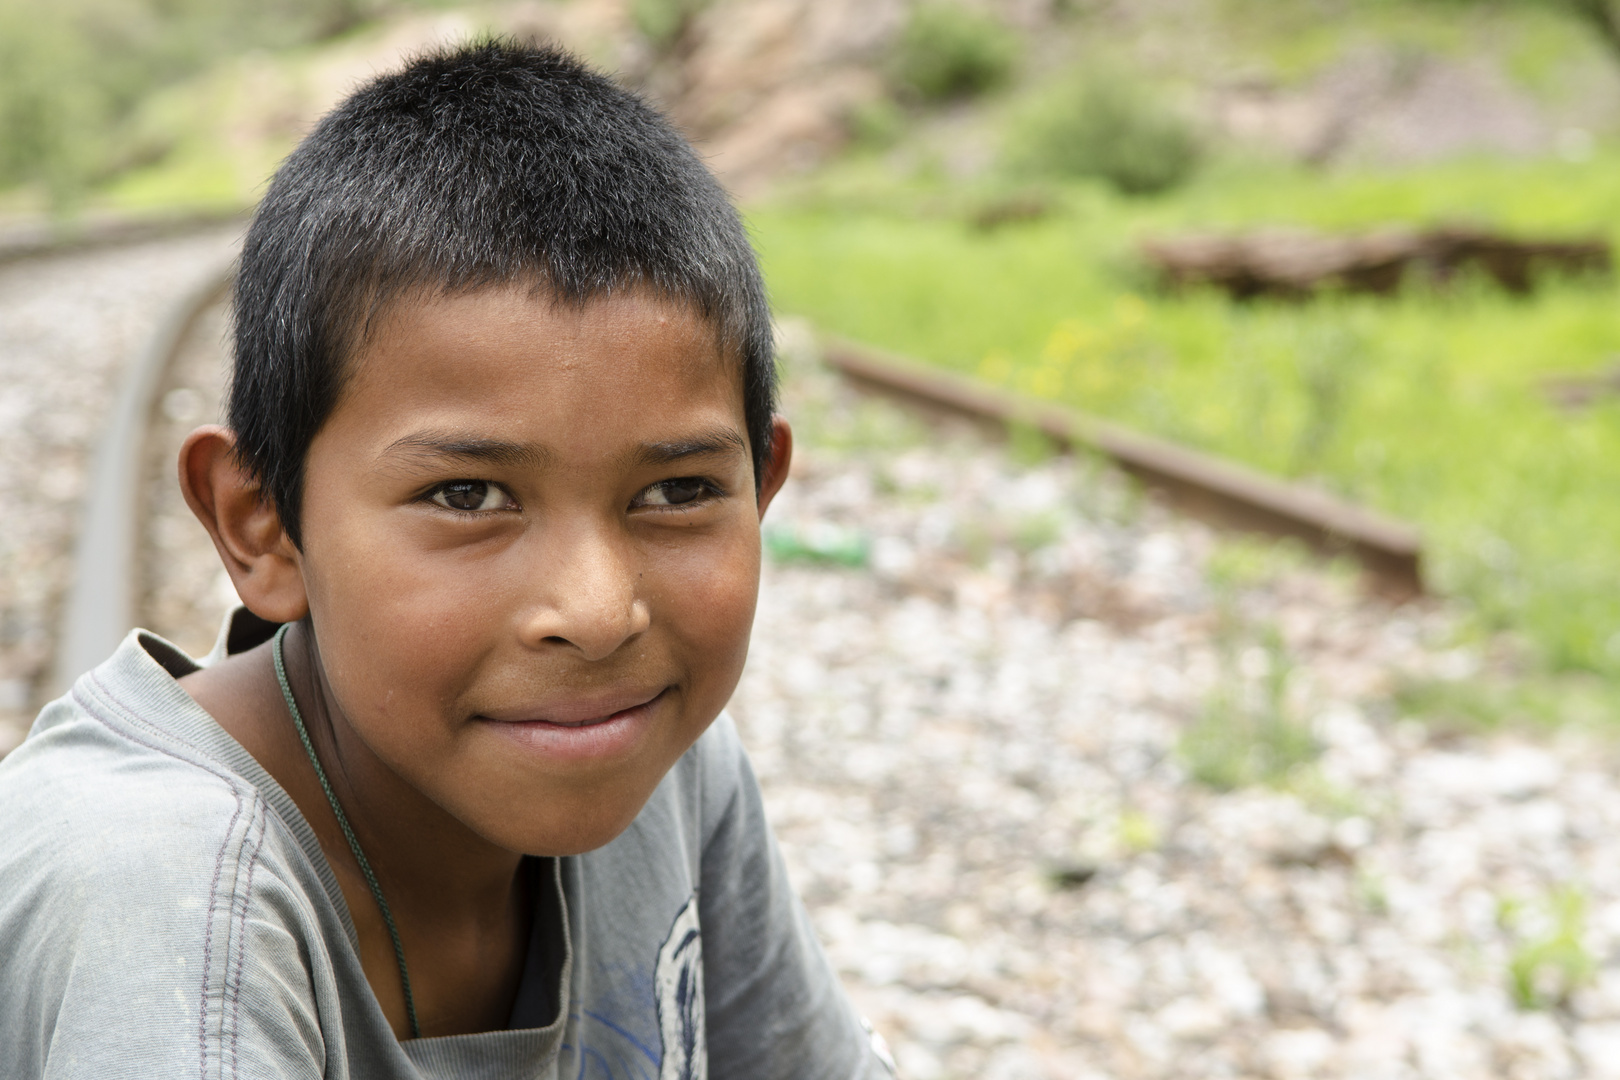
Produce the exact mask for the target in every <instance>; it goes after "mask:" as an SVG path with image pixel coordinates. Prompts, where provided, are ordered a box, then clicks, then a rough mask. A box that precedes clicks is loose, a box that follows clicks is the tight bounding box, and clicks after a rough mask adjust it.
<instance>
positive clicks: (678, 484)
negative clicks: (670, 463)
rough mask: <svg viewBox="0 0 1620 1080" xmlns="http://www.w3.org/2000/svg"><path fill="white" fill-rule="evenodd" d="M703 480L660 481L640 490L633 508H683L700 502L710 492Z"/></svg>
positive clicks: (691, 478)
mask: <svg viewBox="0 0 1620 1080" xmlns="http://www.w3.org/2000/svg"><path fill="white" fill-rule="evenodd" d="M712 490H713V489H712V488H711V486H710V485H709V483H708V482H707V481H705V480H700V479H698V478H697V477H695V476H682V477H680V478H678V479H675V480H660V481H659V482H658V483H656V484H649V485H648V486H647V487H645V488H642V489H641V494H639V495H637V496H636V497H635V500H634V502H633V503H632V504H631V505H633V506H685V505H687V504H689V503H694V502H697V501H699V500H701V499H702V498H703V497H704V496H705V495H708V494H710V493H711V492H712Z"/></svg>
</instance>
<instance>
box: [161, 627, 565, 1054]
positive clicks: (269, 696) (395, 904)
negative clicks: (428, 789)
mask: <svg viewBox="0 0 1620 1080" xmlns="http://www.w3.org/2000/svg"><path fill="white" fill-rule="evenodd" d="M284 659H285V664H286V672H287V679H288V682H289V684H290V685H291V687H292V692H293V695H294V698H295V699H296V701H297V702H298V705H299V709H300V712H301V713H302V715H303V719H304V723H305V726H306V728H307V729H308V731H309V736H310V741H311V742H312V743H313V745H314V747H315V752H316V754H317V755H318V756H319V758H320V762H321V766H322V768H323V769H324V770H325V772H326V776H327V779H328V781H329V782H330V783H331V785H332V790H333V793H334V794H335V795H336V797H337V799H338V802H339V804H340V805H341V806H342V807H343V811H344V814H345V815H346V816H347V817H348V819H349V823H350V826H351V827H352V828H353V830H354V833H355V836H356V838H357V839H358V841H359V843H360V847H361V850H362V851H363V852H364V853H365V856H366V859H367V861H368V862H370V864H371V866H372V869H373V871H374V872H375V874H376V876H377V880H378V883H379V885H380V887H381V890H382V893H383V898H384V899H385V900H386V901H387V903H388V906H389V908H390V909H391V913H392V915H393V918H394V922H395V925H396V926H397V928H398V930H399V933H400V937H401V940H402V943H403V947H404V951H405V956H406V961H407V964H408V968H409V972H410V979H411V986H412V992H413V995H414V997H415V1002H416V1009H417V1015H418V1018H419V1020H420V1024H421V1028H422V1033H423V1034H424V1035H445V1034H459V1033H465V1032H471V1031H486V1030H493V1029H496V1028H502V1027H505V1026H506V1021H507V1018H508V1017H509V1015H510V1010H511V1007H512V1002H513V1000H514V999H515V997H516V994H517V987H518V983H519V982H520V981H521V978H522V971H523V959H524V957H525V956H526V953H527V949H526V947H525V946H526V944H527V941H528V936H529V932H530V922H531V920H532V912H533V910H534V903H533V897H531V896H530V895H529V888H528V886H527V882H526V880H525V879H526V875H524V874H523V873H522V872H521V865H522V859H523V856H522V855H521V854H520V853H517V852H512V851H507V850H505V849H503V848H499V847H496V846H495V845H493V844H491V843H489V842H488V841H487V840H485V839H484V838H483V837H481V836H479V835H477V834H476V833H473V832H472V831H471V830H470V829H468V828H467V827H466V826H465V825H464V824H462V823H461V822H460V821H458V820H457V819H455V818H454V817H452V816H451V815H450V814H448V813H446V812H445V811H444V810H443V809H442V808H441V807H439V806H438V805H437V804H436V803H434V802H433V801H432V800H430V799H428V798H427V797H426V796H424V795H423V794H422V793H421V792H419V791H417V790H416V789H415V788H414V787H412V786H411V785H410V784H408V783H407V782H406V781H405V780H404V779H402V778H401V777H400V776H399V775H398V774H397V773H395V772H394V771H393V770H392V769H391V768H389V766H388V765H387V763H385V762H383V761H382V760H380V759H379V758H378V757H377V756H376V755H375V754H374V753H373V752H372V751H371V749H370V748H369V747H368V746H367V745H366V744H365V742H364V741H363V740H362V739H361V738H360V737H359V736H358V735H357V734H356V733H355V732H354V730H353V729H352V728H351V727H350V726H349V724H348V723H347V722H346V721H345V719H344V717H343V715H342V712H341V710H340V709H339V708H338V707H337V704H336V702H335V700H334V698H333V696H332V693H331V689H330V686H329V684H328V683H327V681H326V678H325V674H324V671H323V669H322V667H321V664H320V658H319V650H318V647H317V645H316V643H315V641H314V638H313V635H312V634H310V633H309V629H308V626H307V624H304V623H299V624H297V625H295V626H294V627H292V629H291V630H290V631H289V632H288V634H287V636H286V640H285V647H284ZM180 685H181V686H182V687H183V688H184V689H185V690H186V692H187V693H189V694H190V695H191V697H192V698H193V699H194V700H196V701H197V703H198V704H199V705H201V706H202V707H203V709H204V710H206V711H207V712H208V713H209V715H210V716H212V717H213V718H214V719H215V721H216V722H217V723H218V724H219V725H220V726H221V727H222V728H224V729H225V731H226V732H227V733H228V734H230V735H231V736H232V737H233V738H235V739H236V740H237V741H238V742H239V743H241V744H242V746H243V747H244V748H245V749H246V750H247V751H248V753H250V754H251V755H253V757H254V759H255V760H256V761H258V762H259V764H260V765H261V766H263V767H264V769H265V771H266V772H268V773H269V774H270V775H271V777H273V778H274V779H275V780H276V782H277V783H279V784H280V785H281V786H282V788H283V789H285V790H286V792H287V794H288V795H289V796H290V797H291V798H292V800H293V802H294V804H296V805H297V807H298V809H299V811H300V812H302V813H303V815H304V817H305V819H306V820H307V821H309V823H310V826H311V827H312V828H313V829H314V831H315V835H316V838H317V839H318V840H319V842H320V845H321V851H322V853H323V854H324V855H325V856H326V859H327V862H328V863H330V864H331V866H332V868H333V871H334V873H335V874H336V876H337V879H338V884H339V885H340V887H341V888H342V891H343V897H344V900H345V901H346V902H347V904H348V907H349V912H350V914H351V916H352V918H353V920H354V924H355V929H356V932H357V933H358V935H359V938H360V953H361V957H360V959H361V963H362V966H363V967H364V969H365V972H366V978H367V980H368V981H369V982H370V983H371V986H372V989H373V991H374V992H375V993H376V995H377V999H378V1002H379V1003H380V1004H381V1005H382V1007H383V1011H384V1012H385V1013H386V1014H387V1015H388V1018H389V1020H390V1022H391V1023H392V1024H393V1027H394V1030H395V1032H396V1033H397V1034H399V1035H401V1036H402V1037H407V1036H408V1035H409V1024H408V1022H407V1021H406V1019H405V1008H404V995H403V990H402V989H401V984H400V980H399V973H398V965H397V962H396V960H395V956H394V951H393V943H392V939H391V938H390V936H389V934H388V929H387V926H386V923H385V922H384V921H383V918H382V914H381V912H380V910H379V909H378V906H377V903H376V901H375V899H374V898H373V896H372V894H371V890H370V887H369V885H368V884H367V882H366V880H365V877H364V875H363V874H362V872H361V870H360V867H359V864H358V863H357V862H356V861H355V859H354V856H353V854H352V853H351V851H350V849H349V845H348V842H347V840H346V839H345V837H344V835H343V831H342V828H341V826H340V825H339V824H338V821H337V817H336V816H335V815H334V813H333V812H332V808H331V805H330V803H329V802H328V800H327V798H326V794H325V792H324V791H323V790H322V788H321V784H320V780H319V777H318V776H317V774H316V772H315V767H314V765H313V764H311V762H310V760H309V755H308V753H307V752H306V751H305V749H304V746H303V744H302V742H301V741H300V740H299V737H298V734H297V731H296V728H295V727H294V724H293V721H292V717H291V715H290V714H289V712H288V708H287V704H286V700H285V698H284V696H283V694H282V692H281V688H280V684H279V683H278V682H277V680H276V675H275V670H274V662H273V660H272V657H271V651H270V646H269V645H268V644H265V645H261V646H258V647H257V648H254V649H251V650H249V651H247V652H243V653H240V654H237V655H235V656H231V657H228V658H227V659H225V660H222V661H220V662H219V663H218V664H216V665H214V666H212V667H209V668H205V669H203V670H202V671H199V672H196V673H194V674H192V675H188V676H186V677H185V678H183V679H181V680H180Z"/></svg>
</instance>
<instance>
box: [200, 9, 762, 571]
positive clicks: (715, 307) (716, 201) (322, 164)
mask: <svg viewBox="0 0 1620 1080" xmlns="http://www.w3.org/2000/svg"><path fill="white" fill-rule="evenodd" d="M521 281H527V282H531V283H533V284H535V285H536V286H537V287H540V288H543V289H545V290H546V291H548V292H549V293H550V294H551V296H552V297H553V298H554V301H555V302H565V303H574V304H583V303H585V302H586V301H589V300H592V299H595V298H599V297H603V296H607V295H609V294H612V293H615V292H619V291H624V290H629V289H638V288H643V289H650V290H652V291H653V292H654V293H655V294H656V295H660V296H663V297H665V298H668V299H670V300H674V301H676V302H679V303H682V304H685V305H690V306H691V307H692V308H693V309H694V310H696V311H697V312H698V313H699V314H701V316H702V317H703V318H704V319H705V320H707V321H708V322H709V323H710V325H712V326H713V327H714V328H715V330H716V332H717V336H718V341H719V343H720V347H721V348H723V349H724V350H726V351H727V352H728V353H730V354H732V355H734V356H737V357H739V358H740V361H741V364H742V386H743V406H744V415H745V417H746V422H747V428H748V438H749V442H750V444H751V447H752V451H753V457H754V472H755V476H756V478H758V477H759V476H760V475H761V473H762V471H763V465H764V462H765V461H766V460H767V458H768V456H769V454H770V445H771V413H772V411H773V409H774V407H775V395H776V366H775V361H774V355H773V348H772V337H771V324H770V309H769V306H768V305H767V303H766V299H765V287H764V283H763V281H762V280H761V278H760V273H759V266H758V263H757V262H756V260H755V258H754V251H753V248H752V247H751V246H750V245H749V242H748V236H747V233H746V231H745V230H744V228H743V225H742V222H741V220H740V219H739V218H738V216H737V212H736V210H735V209H734V208H733V207H732V205H731V202H730V200H729V199H728V198H727V197H726V194H725V192H724V191H723V190H722V189H721V187H720V185H719V183H718V182H717V181H716V180H715V178H714V177H713V175H712V174H710V172H709V170H708V169H707V168H706V167H705V166H704V165H703V163H702V161H700V160H699V159H698V156H697V155H696V153H694V152H693V150H692V148H691V147H690V146H689V145H688V144H687V143H686V141H685V140H684V139H683V138H682V137H681V136H680V135H679V134H678V133H677V132H676V131H675V129H674V128H673V127H672V126H671V125H670V123H669V121H667V120H666V119H665V118H664V117H663V116H661V115H659V113H658V112H657V111H655V110H654V109H653V108H652V107H650V106H649V105H647V104H646V103H645V102H643V101H642V100H641V99H640V98H638V97H637V96H636V95H634V94H633V93H631V92H629V91H627V90H625V89H623V88H622V87H619V86H617V85H615V84H614V83H613V82H612V81H611V80H609V79H608V78H606V77H605V76H603V75H600V74H598V73H597V72H595V71H592V70H591V69H590V68H588V67H587V66H586V65H585V64H584V63H582V62H581V61H579V60H578V59H576V58H574V57H573V56H571V55H569V54H567V53H565V52H563V51H562V50H560V49H557V48H554V47H550V46H542V45H529V44H521V43H518V42H515V41H511V40H504V39H495V40H487V41H482V42H478V43H475V44H472V45H468V46H464V47H461V48H457V49H450V50H446V51H440V52H435V53H430V54H428V55H425V56H422V57H420V58H418V59H416V60H414V61H412V62H411V63H409V64H408V65H406V67H405V68H404V70H402V71H400V72H398V73H396V74H392V75H385V76H382V77H381V78H378V79H375V80H373V81H372V82H370V83H368V84H367V85H365V86H363V87H361V88H360V89H359V90H358V91H356V92H355V93H354V94H353V95H351V96H350V97H349V98H348V99H347V100H345V101H344V102H343V103H342V104H340V105H339V106H338V107H337V108H336V109H334V110H333V111H332V112H331V113H329V114H328V115H327V116H326V117H325V118H324V119H323V120H322V121H321V122H320V124H319V125H317V126H316V128H315V129H314V131H312V132H311V133H310V134H309V136H308V137H307V138H306V139H304V141H303V143H302V144H300V145H299V147H298V149H297V150H295V151H294V152H293V153H292V155H291V156H290V157H288V158H287V160H286V162H284V163H283V164H282V166H281V168H280V169H278V170H277V172H276V175H275V177H274V179H273V180H272V181H271V183H270V188H269V191H268V192H267V194H266V195H265V198H264V201H263V202H262V203H260V205H259V208H258V211H257V212H256V213H255V214H254V216H253V223H252V225H251V226H250V227H249V229H248V234H247V239H246V242H245V243H244V245H243V249H242V256H241V261H240V263H239V266H238V270H237V276H236V286H235V296H234V303H233V309H234V310H233V315H234V323H235V375H234V378H233V379H232V383H231V394H230V411H229V420H230V425H231V427H232V428H234V429H235V431H236V438H237V455H238V457H239V458H240V459H241V461H242V463H243V464H244V465H245V466H246V467H247V468H248V469H250V470H251V471H252V472H253V473H254V474H255V475H256V476H257V477H258V479H259V481H260V483H261V485H262V490H263V491H264V493H265V494H266V495H267V496H268V497H269V498H270V500H271V501H272V502H273V504H274V505H275V507H276V510H277V512H278V513H279V514H280V517H281V521H282V524H283V526H284V527H285V528H286V530H287V534H288V536H289V537H290V538H291V539H292V541H293V543H294V544H297V545H299V546H302V539H301V533H300V529H299V504H300V501H301V496H302V490H303V477H304V461H305V457H306V455H307V454H308V451H309V446H310V443H311V442H312V441H313V440H314V438H315V435H316V433H317V432H318V431H319V430H320V428H321V426H322V424H324V423H325V422H326V420H327V418H328V417H329V416H330V415H331V412H332V409H333V408H334V407H335V406H336V404H337V400H338V397H339V394H340V393H341V391H342V389H343V386H344V382H345V379H346V376H347V368H348V366H349V365H348V363H347V361H348V360H349V359H350V358H351V357H352V355H353V353H354V351H355V350H356V349H357V348H358V347H359V346H360V344H361V343H362V342H363V341H364V339H365V335H366V333H367V328H368V326H369V324H370V322H371V320H372V319H373V318H375V317H376V316H377V314H378V313H379V312H380V311H381V310H382V309H383V307H384V306H385V305H386V304H387V303H389V302H391V301H394V300H397V299H400V298H402V297H404V296H407V295H419V294H420V293H422V292H424V291H426V292H430V293H431V292H434V291H438V292H464V291H471V290H474V289H479V288H484V287H488V286H494V285H502V284H510V283H514V282H521Z"/></svg>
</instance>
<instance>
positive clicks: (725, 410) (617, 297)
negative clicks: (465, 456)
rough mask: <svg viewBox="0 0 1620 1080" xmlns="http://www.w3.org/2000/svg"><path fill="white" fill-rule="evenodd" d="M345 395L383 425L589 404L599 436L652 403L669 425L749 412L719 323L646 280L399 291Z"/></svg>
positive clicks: (571, 416) (572, 411) (637, 418)
mask: <svg viewBox="0 0 1620 1080" xmlns="http://www.w3.org/2000/svg"><path fill="white" fill-rule="evenodd" d="M343 399H344V400H342V401H340V403H339V410H338V411H339V412H343V411H349V412H351V413H353V412H357V411H358V412H361V413H365V412H367V411H377V410H381V411H382V412H384V413H386V414H387V415H386V416H383V415H377V416H373V417H372V418H371V420H372V422H374V423H375V422H377V421H384V423H383V424H382V425H381V426H387V427H395V426H407V427H408V426H412V425H416V426H421V425H422V424H424V423H428V424H429V426H432V427H435V428H442V427H444V426H445V425H447V424H448V425H451V426H455V427H458V428H469V429H470V428H473V427H497V428H499V427H506V428H518V427H523V426H525V421H527V420H528V419H530V418H535V419H538V418H539V417H540V416H541V415H549V416H550V417H551V421H552V423H553V424H555V423H556V422H557V421H558V420H559V419H562V420H567V421H570V422H572V421H575V420H577V419H579V418H581V417H585V416H590V417H594V418H596V420H597V422H599V423H600V422H607V421H611V422H612V429H613V430H606V429H602V430H599V431H598V432H597V434H598V435H599V437H600V438H602V439H610V438H611V437H612V435H613V433H614V431H617V432H619V433H627V430H628V429H635V428H644V427H645V424H644V423H643V422H642V421H643V420H651V418H652V416H653V415H655V414H656V415H658V416H660V417H662V422H661V426H669V424H670V423H671V422H674V421H678V420H679V418H680V415H681V414H682V413H683V412H684V413H689V414H691V419H692V420H693V421H700V420H701V422H703V423H706V424H709V425H711V426H712V424H713V423H714V422H715V421H716V420H717V419H718V418H719V417H722V416H724V417H727V418H728V419H729V420H731V421H733V422H735V423H736V425H737V426H739V427H741V426H742V424H743V419H744V417H743V413H744V406H743V396H742V372H741V362H740V361H739V360H738V359H737V358H736V357H735V355H734V353H733V352H732V350H728V349H726V348H724V346H723V344H722V341H721V335H720V333H719V332H718V330H717V328H716V327H715V326H714V325H713V323H712V322H711V321H710V320H707V319H704V318H703V317H702V316H701V315H700V314H699V313H698V312H697V311H696V310H694V309H693V307H692V306H691V305H687V304H683V303H680V302H677V301H673V300H670V299H668V298H665V297H663V296H660V295H658V294H656V293H653V292H651V291H650V290H641V289H638V290H626V291H623V292H619V293H615V294H612V295H607V296H602V297H597V298H593V299H589V300H586V301H583V302H581V303H573V302H569V301H567V300H559V299H558V298H557V297H555V296H554V295H553V294H551V293H550V292H549V291H546V290H543V289H536V288H534V287H531V286H528V285H503V286H495V287H490V288H483V289H478V290H472V291H459V292H437V293H432V294H426V295H421V296H416V297H411V298H402V299H401V300H400V301H399V302H396V303H394V304H391V305H390V306H389V307H388V309H386V310H385V312H384V313H383V316H382V317H381V318H380V319H378V320H377V321H376V322H375V323H374V325H373V330H372V332H371V334H370V335H369V336H368V338H367V340H366V342H365V343H364V345H363V346H362V347H361V348H360V349H359V350H358V351H357V355H356V357H355V362H354V366H353V368H352V370H351V372H350V379H349V380H348V385H347V386H346V388H345V393H344V395H343ZM345 405H347V406H349V408H348V409H347V410H345V408H344V406H345ZM699 414H701V417H700V415H699ZM435 416H437V419H433V418H434V417H435ZM430 421H431V423H429V422H430ZM368 426H370V425H368ZM655 426H659V425H655Z"/></svg>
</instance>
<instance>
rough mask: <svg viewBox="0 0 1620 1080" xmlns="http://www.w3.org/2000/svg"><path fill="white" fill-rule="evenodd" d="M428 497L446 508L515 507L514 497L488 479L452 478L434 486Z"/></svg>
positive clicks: (486, 508)
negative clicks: (445, 482) (447, 481)
mask: <svg viewBox="0 0 1620 1080" xmlns="http://www.w3.org/2000/svg"><path fill="white" fill-rule="evenodd" d="M428 497H429V498H430V499H432V500H433V502H434V503H435V504H437V505H439V506H442V507H444V508H445V509H446V510H461V511H479V510H509V509H515V504H514V503H513V501H512V497H511V496H510V495H508V494H507V493H506V492H505V491H504V490H502V489H501V487H500V486H499V485H498V484H492V483H490V482H489V481H488V480H452V481H450V482H449V483H447V484H440V485H439V486H438V487H436V488H434V489H433V491H432V492H431V493H430V494H429V496H428Z"/></svg>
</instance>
